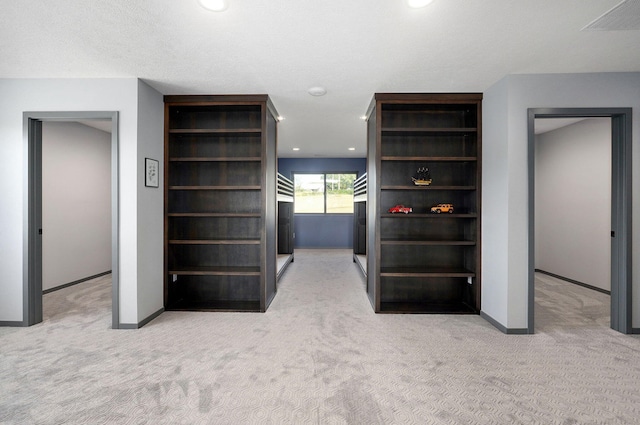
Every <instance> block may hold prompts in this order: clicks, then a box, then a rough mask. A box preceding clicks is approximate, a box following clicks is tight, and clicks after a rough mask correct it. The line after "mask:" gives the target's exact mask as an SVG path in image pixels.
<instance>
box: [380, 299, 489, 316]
mask: <svg viewBox="0 0 640 425" xmlns="http://www.w3.org/2000/svg"><path fill="white" fill-rule="evenodd" d="M380 313H431V314H477V312H476V311H475V310H474V309H473V308H471V307H470V306H468V305H467V304H465V303H462V302H443V303H438V302H394V301H387V302H385V301H381V302H380Z"/></svg>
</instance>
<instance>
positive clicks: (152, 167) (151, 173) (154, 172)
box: [144, 158, 160, 187]
mask: <svg viewBox="0 0 640 425" xmlns="http://www.w3.org/2000/svg"><path fill="white" fill-rule="evenodd" d="M159 172H160V170H159V163H158V161H156V160H155V159H151V158H145V159H144V185H145V186H147V187H158V185H159V183H158V182H159V178H158V173H159Z"/></svg>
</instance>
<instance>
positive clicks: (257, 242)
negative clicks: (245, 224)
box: [169, 239, 260, 245]
mask: <svg viewBox="0 0 640 425" xmlns="http://www.w3.org/2000/svg"><path fill="white" fill-rule="evenodd" d="M169 243H170V244H172V245H260V239H170V240H169Z"/></svg>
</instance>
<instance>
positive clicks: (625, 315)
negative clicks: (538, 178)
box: [528, 108, 632, 334]
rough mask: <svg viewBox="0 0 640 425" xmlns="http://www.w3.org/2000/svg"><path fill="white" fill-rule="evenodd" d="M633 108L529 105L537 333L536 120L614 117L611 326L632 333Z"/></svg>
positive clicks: (531, 249)
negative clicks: (541, 106)
mask: <svg viewBox="0 0 640 425" xmlns="http://www.w3.org/2000/svg"><path fill="white" fill-rule="evenodd" d="M631 112H632V110H631V108H530V109H529V110H528V114H529V123H528V133H529V134H528V139H529V145H528V167H529V170H528V171H529V294H528V298H529V304H528V307H529V311H528V332H529V333H531V334H532V333H534V307H535V286H534V281H535V276H534V269H535V241H534V237H535V233H534V230H535V229H534V212H535V119H536V118H596V117H603V118H607V117H608V118H611V173H612V176H611V328H612V329H614V330H616V331H618V332H621V333H624V334H628V333H631V332H632V321H631V320H632V317H631V316H632V305H631V301H632V297H631V289H632V284H631V201H632V198H631V196H632V195H631V163H632V161H631V160H632V158H631V147H632V137H631V117H632V115H631Z"/></svg>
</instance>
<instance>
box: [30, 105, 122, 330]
mask: <svg viewBox="0 0 640 425" xmlns="http://www.w3.org/2000/svg"><path fill="white" fill-rule="evenodd" d="M87 120H89V121H104V122H110V125H111V278H112V283H111V299H112V301H111V306H112V307H111V310H112V328H114V329H117V328H119V327H120V322H119V303H118V300H119V297H118V294H119V273H118V270H119V269H118V251H119V250H118V228H119V225H118V223H119V219H118V113H117V112H110V111H109V112H25V113H24V126H25V131H24V133H25V143H26V149H25V150H26V153H27V155H26V158H27V162H28V164H27V176H26V179H25V202H26V205H25V210H26V212H27V214H26V215H25V229H26V230H25V235H24V252H25V258H26V261H25V267H24V279H23V281H24V289H23V290H24V300H25V301H24V306H23V311H24V317H23V322H24V323H25V325H27V326H31V325H34V324H36V323H40V322H42V318H43V312H42V295H43V273H42V271H43V240H42V233H43V226H42V222H43V217H42V198H43V185H42V138H43V137H42V136H43V134H42V124H43V122H75V121H87ZM45 230H46V229H45Z"/></svg>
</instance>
